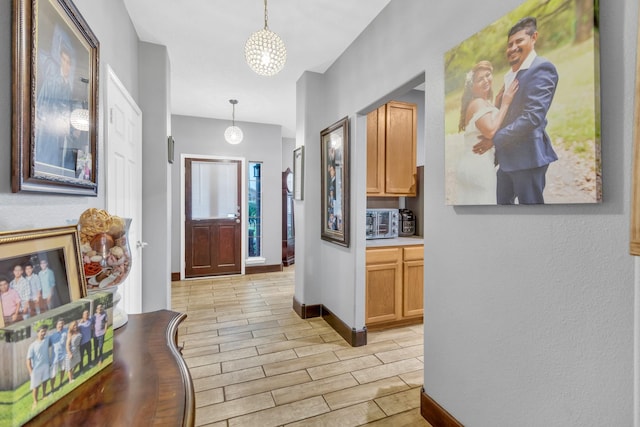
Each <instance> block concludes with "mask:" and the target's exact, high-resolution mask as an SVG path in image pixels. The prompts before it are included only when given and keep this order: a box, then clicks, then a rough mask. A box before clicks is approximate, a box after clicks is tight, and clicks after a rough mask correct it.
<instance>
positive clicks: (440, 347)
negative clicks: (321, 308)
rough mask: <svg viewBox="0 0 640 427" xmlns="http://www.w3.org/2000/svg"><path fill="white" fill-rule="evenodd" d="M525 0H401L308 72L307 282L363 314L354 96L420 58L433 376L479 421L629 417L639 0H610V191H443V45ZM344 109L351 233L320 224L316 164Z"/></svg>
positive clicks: (606, 155)
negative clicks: (588, 201) (549, 195)
mask: <svg viewBox="0 0 640 427" xmlns="http://www.w3.org/2000/svg"><path fill="white" fill-rule="evenodd" d="M520 3H521V1H520V0H490V1H486V2H475V3H474V2H469V1H466V0H451V1H449V2H440V3H438V2H423V1H421V0H392V2H391V3H390V5H389V6H388V7H387V8H386V9H385V10H384V11H383V12H382V13H381V15H380V16H378V17H377V18H376V19H375V20H374V21H373V22H372V24H371V25H370V27H369V28H368V29H367V30H366V31H365V32H363V34H361V36H360V37H359V38H358V39H357V40H356V41H355V42H354V43H353V44H352V46H350V47H349V48H348V49H347V50H346V51H345V53H344V55H343V56H342V57H341V58H340V59H339V60H338V61H337V62H336V63H335V64H334V65H333V66H332V67H331V68H330V69H329V70H328V72H327V73H325V74H324V75H320V76H319V75H316V74H313V73H305V75H303V77H302V78H301V79H300V80H299V82H298V91H299V92H298V98H297V99H298V110H297V111H298V118H297V141H298V144H304V145H306V147H305V157H306V158H305V161H306V168H307V170H309V172H310V174H306V176H305V201H304V202H297V203H296V226H297V227H300V229H302V230H303V232H302V233H300V232H298V234H297V242H296V247H297V248H299V247H302V248H303V249H304V251H305V253H304V257H303V260H301V258H300V257H299V256H296V273H297V274H296V288H295V293H296V298H297V299H298V300H299V301H300V302H302V303H305V304H319V303H321V304H324V305H326V306H328V307H329V308H330V309H331V310H332V311H333V312H334V313H336V314H337V315H338V316H340V317H341V318H342V320H344V321H345V322H347V323H348V324H349V325H350V326H352V327H355V328H361V327H362V326H363V323H364V309H363V305H364V249H365V239H364V224H363V217H364V215H363V213H364V208H365V193H366V189H365V177H366V155H365V150H364V147H363V145H364V144H365V139H364V132H365V120H363V117H362V116H358V114H357V112H359V111H362V110H363V109H364V108H366V107H367V106H369V105H371V104H372V103H373V102H375V101H376V100H379V99H382V98H384V97H385V96H386V94H388V93H392V92H394V91H395V90H396V89H397V88H398V87H401V86H402V85H403V84H404V83H405V82H407V81H409V80H411V79H412V78H413V77H414V76H416V75H418V74H420V73H422V72H424V73H425V81H426V87H425V111H424V115H425V122H424V126H425V129H424V140H425V148H424V154H423V155H424V183H425V193H424V198H425V201H424V209H425V210H424V217H423V218H420V220H422V221H423V222H424V238H425V242H426V243H425V320H424V330H425V354H424V361H425V362H424V363H425V371H424V385H425V389H426V392H427V393H428V394H429V395H431V396H432V397H433V398H434V399H435V400H436V401H437V402H439V403H440V404H441V405H442V406H443V407H444V408H445V409H446V410H448V411H449V412H450V413H451V414H453V415H454V416H455V417H456V418H457V419H458V420H460V421H461V422H462V423H463V424H464V425H467V426H492V427H493V426H514V425H518V426H528V425H531V426H539V425H545V426H584V425H590V426H600V425H608V426H609V425H610V426H630V425H632V423H633V412H634V408H633V393H634V389H633V378H634V371H633V367H634V363H633V350H634V348H633V339H634V335H633V325H634V307H633V301H634V261H633V258H632V257H630V256H629V255H628V232H629V222H628V221H629V186H630V178H629V177H630V170H631V169H630V168H631V146H632V130H633V129H632V124H633V93H634V83H635V73H634V58H635V55H636V35H637V33H636V31H637V19H636V17H637V16H638V14H637V12H638V10H637V8H638V5H637V2H635V1H632V0H623V1H620V2H616V3H615V4H614V3H606V2H604V3H602V2H601V4H600V12H601V14H600V24H601V71H602V73H601V88H602V95H601V101H602V142H603V153H602V159H603V181H604V202H603V203H602V204H599V205H595V204H594V205H576V206H571V205H564V206H528V207H526V206H518V207H498V206H494V207H455V208H454V207H450V206H445V203H444V200H445V198H444V146H443V141H444V126H443V123H444V110H443V107H442V106H443V104H444V63H443V55H444V53H445V52H446V51H447V50H448V49H450V48H451V47H453V46H454V45H456V44H458V43H459V42H460V41H462V40H463V39H465V38H467V37H469V36H470V35H472V34H473V33H475V32H476V31H478V30H480V29H482V28H483V27H484V26H486V25H487V24H489V23H491V22H493V21H494V20H495V19H497V18H498V17H500V16H502V15H504V14H505V13H507V12H509V11H510V10H512V9H513V8H515V7H516V6H518V5H519V4H520ZM370 52H384V55H382V54H379V55H371V54H370ZM311 99H316V100H317V102H315V103H312V102H309V101H308V100H311ZM345 115H349V116H350V117H351V123H352V131H351V137H352V160H351V179H352V181H351V183H352V187H351V188H352V189H351V202H352V203H351V209H352V211H351V213H352V215H351V224H352V234H351V242H352V244H351V247H350V248H348V249H345V248H342V247H339V246H336V245H333V244H330V243H327V242H324V241H321V240H320V238H319V233H318V231H317V228H318V222H319V213H318V212H319V206H318V205H319V202H318V201H317V199H319V197H318V194H319V188H318V185H316V184H315V183H314V180H315V177H316V176H317V173H319V172H317V171H316V170H314V169H312V168H314V165H317V164H319V162H320V159H319V154H316V153H319V151H320V150H319V149H318V143H319V142H318V141H319V132H320V131H321V130H322V129H323V128H324V127H326V126H327V125H329V124H331V123H333V122H334V121H336V120H337V119H339V118H341V117H343V116H345ZM299 213H302V215H299ZM301 239H304V240H302V241H301ZM301 264H302V265H301ZM321 266H331V268H330V269H327V268H320V267H321ZM298 271H301V274H300V275H299V274H298Z"/></svg>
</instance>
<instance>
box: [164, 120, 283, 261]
mask: <svg viewBox="0 0 640 427" xmlns="http://www.w3.org/2000/svg"><path fill="white" fill-rule="evenodd" d="M236 124H237V126H239V127H240V128H241V129H242V132H243V134H244V139H243V141H242V142H241V143H240V144H238V145H231V144H228V143H227V142H226V141H225V140H224V131H225V129H226V128H227V127H228V126H229V125H230V121H229V120H217V119H205V118H199V117H188V116H179V115H174V116H172V132H173V137H174V138H175V141H176V145H175V156H176V162H175V163H174V164H173V167H172V170H171V174H172V194H173V197H172V214H171V216H172V218H173V219H172V226H171V240H172V242H173V244H172V248H171V271H172V272H179V271H180V262H181V256H180V242H181V236H180V227H181V223H180V221H181V220H180V205H181V199H180V197H181V196H180V195H181V192H182V189H181V188H180V187H181V178H180V158H181V155H182V154H189V155H207V156H228V157H244V158H245V159H246V160H247V162H249V161H261V162H263V166H262V209H263V213H262V214H263V221H264V223H263V230H262V233H263V243H262V251H263V256H264V257H265V258H266V261H265V264H266V265H278V264H280V263H281V262H282V250H281V247H282V246H281V242H282V234H281V229H282V225H281V223H282V193H281V188H282V184H281V182H282V170H283V168H282V154H281V153H282V151H281V150H282V128H281V127H280V126H276V125H266V124H258V123H247V122H238V121H236ZM245 256H246V254H245Z"/></svg>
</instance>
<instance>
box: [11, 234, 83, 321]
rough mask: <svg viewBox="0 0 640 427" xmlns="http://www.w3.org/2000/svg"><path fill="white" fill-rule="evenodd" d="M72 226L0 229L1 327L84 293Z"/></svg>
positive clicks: (74, 298)
mask: <svg viewBox="0 0 640 427" xmlns="http://www.w3.org/2000/svg"><path fill="white" fill-rule="evenodd" d="M81 266H82V263H81V258H80V239H79V236H78V230H77V228H76V227H75V226H65V227H56V228H48V229H38V230H33V231H19V232H0V301H2V305H0V314H2V316H0V327H3V326H7V325H10V324H12V323H15V322H17V321H20V320H26V319H28V318H29V317H33V316H36V315H38V314H41V313H44V312H46V311H48V310H52V309H54V308H57V307H60V306H62V305H65V304H68V303H70V302H72V301H76V300H78V299H80V298H83V297H85V296H86V294H87V292H86V287H85V284H84V283H85V281H84V270H83V268H82V267H81Z"/></svg>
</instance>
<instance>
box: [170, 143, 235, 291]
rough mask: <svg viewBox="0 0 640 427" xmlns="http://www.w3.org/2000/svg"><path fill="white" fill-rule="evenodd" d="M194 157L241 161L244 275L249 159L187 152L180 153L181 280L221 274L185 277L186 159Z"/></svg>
mask: <svg viewBox="0 0 640 427" xmlns="http://www.w3.org/2000/svg"><path fill="white" fill-rule="evenodd" d="M187 159H194V160H235V161H240V165H241V171H240V174H241V175H242V176H241V186H242V188H241V191H240V199H241V202H240V217H241V218H242V221H241V223H240V240H241V242H240V251H241V255H240V274H239V275H240V276H244V274H245V266H246V259H247V256H246V253H247V247H246V246H247V222H246V221H245V220H244V219H245V218H247V182H246V180H247V177H246V169H247V159H246V158H244V157H232V156H207V155H203V154H187V153H182V154H181V155H180V280H199V279H205V278H207V277H220V276H204V277H191V278H185V273H184V270H185V240H186V239H185V236H186V233H185V229H184V224H185V222H186V213H185V211H184V204H185V197H186V195H185V188H184V187H185V183H186V180H185V173H186V160H187ZM229 276H238V274H230V275H229Z"/></svg>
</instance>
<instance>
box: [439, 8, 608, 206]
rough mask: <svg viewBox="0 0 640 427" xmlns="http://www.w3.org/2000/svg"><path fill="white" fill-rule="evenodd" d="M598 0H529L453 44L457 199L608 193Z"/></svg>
mask: <svg viewBox="0 0 640 427" xmlns="http://www.w3.org/2000/svg"><path fill="white" fill-rule="evenodd" d="M598 4H599V2H598V0H576V1H571V2H567V1H564V0H548V1H544V2H541V1H538V0H527V1H524V2H523V3H522V4H521V5H520V6H518V7H517V8H516V9H513V10H511V11H510V12H508V13H506V14H505V15H503V16H502V17H501V18H499V19H498V20H496V21H495V22H493V23H491V24H490V25H488V26H486V27H484V28H483V29H482V30H480V31H479V32H477V33H475V34H473V35H472V36H470V37H468V38H467V39H465V40H464V41H462V42H461V43H459V44H458V45H457V46H454V47H453V48H452V49H450V50H449V51H447V52H446V53H445V56H444V64H445V108H444V109H445V144H444V146H445V197H446V204H447V205H458V206H459V205H513V204H578V203H600V202H601V201H602V173H601V159H600V59H599V56H600V52H599V28H598V10H599V8H598Z"/></svg>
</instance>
